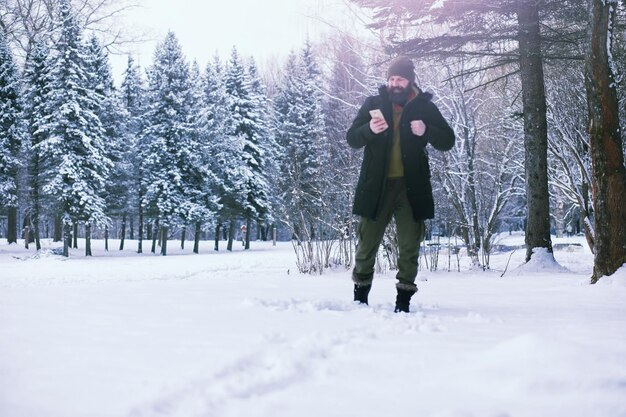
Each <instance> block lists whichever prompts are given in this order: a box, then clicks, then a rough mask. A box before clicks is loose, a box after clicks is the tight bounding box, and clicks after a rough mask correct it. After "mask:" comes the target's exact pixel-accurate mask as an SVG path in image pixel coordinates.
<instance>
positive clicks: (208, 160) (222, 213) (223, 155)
mask: <svg viewBox="0 0 626 417" xmlns="http://www.w3.org/2000/svg"><path fill="white" fill-rule="evenodd" d="M222 77H223V71H222V64H221V62H220V59H219V56H217V55H216V56H215V58H214V60H213V63H212V64H207V66H206V68H205V71H204V77H203V80H202V81H203V83H202V87H203V88H202V93H203V94H202V109H201V111H200V118H199V121H200V140H201V146H202V147H203V149H204V150H203V152H202V153H203V155H204V156H205V162H204V165H205V166H206V167H207V168H208V171H209V172H210V173H211V178H210V181H209V182H208V183H207V184H206V186H205V187H206V188H205V189H206V193H207V195H214V196H216V198H215V211H216V219H215V247H214V249H215V250H216V251H217V250H219V237H220V231H221V227H222V223H223V221H224V220H225V219H227V218H228V217H229V214H228V209H229V208H228V206H225V205H224V203H225V198H226V196H227V193H226V190H227V182H226V168H227V164H226V161H227V160H228V155H229V148H228V147H229V144H228V143H227V140H226V138H227V135H226V133H225V123H226V115H227V113H228V112H227V109H226V93H225V89H224V83H223V81H222ZM218 196H219V197H218Z"/></svg>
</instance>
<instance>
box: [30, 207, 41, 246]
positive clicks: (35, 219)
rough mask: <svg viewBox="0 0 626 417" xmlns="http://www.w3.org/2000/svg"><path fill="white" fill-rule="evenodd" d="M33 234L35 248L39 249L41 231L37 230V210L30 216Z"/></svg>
mask: <svg viewBox="0 0 626 417" xmlns="http://www.w3.org/2000/svg"><path fill="white" fill-rule="evenodd" d="M32 223H33V234H34V236H35V248H36V249H37V250H38V251H40V250H41V236H40V235H41V232H40V231H39V211H37V212H35V214H34V215H33V218H32Z"/></svg>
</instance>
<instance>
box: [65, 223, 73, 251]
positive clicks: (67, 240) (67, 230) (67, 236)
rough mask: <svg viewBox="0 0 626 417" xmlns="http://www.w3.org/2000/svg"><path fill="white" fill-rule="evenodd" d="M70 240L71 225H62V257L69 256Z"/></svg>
mask: <svg viewBox="0 0 626 417" xmlns="http://www.w3.org/2000/svg"><path fill="white" fill-rule="evenodd" d="M71 240H72V225H71V224H69V223H63V256H65V257H66V258H67V257H69V256H70V243H71Z"/></svg>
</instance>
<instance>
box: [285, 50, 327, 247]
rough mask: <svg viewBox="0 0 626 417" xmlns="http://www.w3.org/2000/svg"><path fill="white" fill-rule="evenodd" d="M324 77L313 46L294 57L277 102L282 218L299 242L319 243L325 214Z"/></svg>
mask: <svg viewBox="0 0 626 417" xmlns="http://www.w3.org/2000/svg"><path fill="white" fill-rule="evenodd" d="M321 87H322V86H321V76H320V72H319V70H318V69H317V64H316V62H315V57H314V55H313V53H312V50H311V46H310V44H308V43H307V44H306V45H305V47H304V48H303V50H302V52H301V54H300V55H296V54H295V53H292V54H290V56H289V58H288V61H287V64H286V66H285V71H284V78H283V79H282V81H281V83H280V87H279V93H278V96H277V98H276V109H277V112H278V119H279V133H278V135H277V136H278V143H279V146H280V147H281V148H282V151H283V154H282V158H281V161H280V166H281V172H282V175H281V177H282V183H281V197H282V199H283V203H284V204H285V207H286V211H285V214H284V216H283V218H282V219H281V220H282V221H283V222H284V223H285V224H286V225H287V226H288V227H289V228H290V229H291V230H292V232H293V237H294V238H295V239H296V240H298V241H299V242H303V241H310V240H312V239H315V238H317V237H318V235H319V234H320V231H321V230H322V229H323V227H322V222H321V217H322V214H321V210H322V209H323V207H324V202H323V198H324V192H325V190H326V188H327V185H328V184H327V179H326V171H324V169H323V165H324V162H325V161H328V147H327V137H326V135H325V128H324V126H325V121H324V117H323V111H322V109H323V101H322V94H321V91H322V90H321Z"/></svg>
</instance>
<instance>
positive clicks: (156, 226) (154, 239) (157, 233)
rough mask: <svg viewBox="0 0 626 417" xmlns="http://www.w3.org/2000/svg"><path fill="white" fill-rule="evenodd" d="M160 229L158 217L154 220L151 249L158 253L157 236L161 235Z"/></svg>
mask: <svg viewBox="0 0 626 417" xmlns="http://www.w3.org/2000/svg"><path fill="white" fill-rule="evenodd" d="M158 230H159V219H157V220H156V221H155V222H154V225H153V229H152V250H151V252H152V253H156V241H157V236H158V235H159V232H158Z"/></svg>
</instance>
